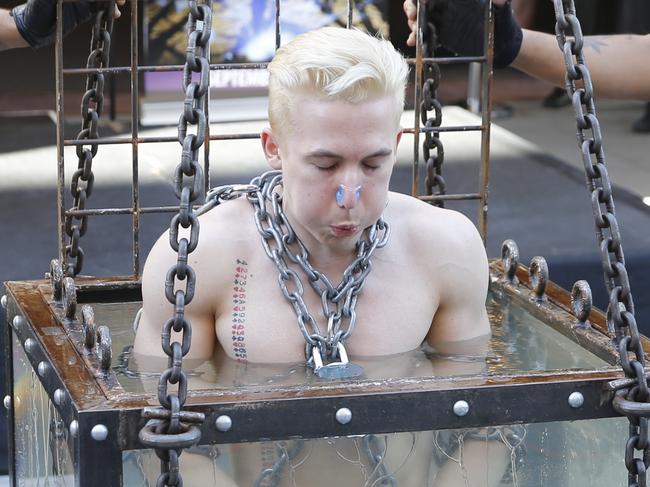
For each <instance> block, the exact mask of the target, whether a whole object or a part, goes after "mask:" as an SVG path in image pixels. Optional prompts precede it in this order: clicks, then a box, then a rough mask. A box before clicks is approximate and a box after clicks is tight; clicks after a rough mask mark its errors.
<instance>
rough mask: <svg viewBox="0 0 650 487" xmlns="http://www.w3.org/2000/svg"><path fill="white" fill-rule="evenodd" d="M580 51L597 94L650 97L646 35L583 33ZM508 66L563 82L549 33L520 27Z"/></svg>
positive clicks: (649, 38)
mask: <svg viewBox="0 0 650 487" xmlns="http://www.w3.org/2000/svg"><path fill="white" fill-rule="evenodd" d="M583 52H584V55H585V60H586V63H587V67H588V68H589V72H590V74H591V78H592V81H593V84H594V91H595V92H596V94H597V96H600V97H606V98H636V99H642V100H650V63H649V62H648V53H649V52H650V35H646V36H640V35H610V36H587V37H585V43H584V51H583ZM512 66H513V67H515V68H517V69H519V70H521V71H524V72H526V73H528V74H530V75H532V76H535V77H537V78H540V79H543V80H545V81H548V82H550V83H553V84H555V85H557V86H564V72H565V71H564V56H563V55H562V52H561V51H560V49H559V48H558V45H557V41H556V39H555V36H553V35H551V34H544V33H541V32H535V31H532V30H526V29H524V30H523V41H522V45H521V50H520V51H519V54H518V55H517V57H516V58H515V60H514V62H513V63H512Z"/></svg>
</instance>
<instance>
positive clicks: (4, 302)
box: [0, 294, 7, 309]
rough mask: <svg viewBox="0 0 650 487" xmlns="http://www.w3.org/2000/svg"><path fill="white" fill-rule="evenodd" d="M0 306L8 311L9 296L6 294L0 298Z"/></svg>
mask: <svg viewBox="0 0 650 487" xmlns="http://www.w3.org/2000/svg"><path fill="white" fill-rule="evenodd" d="M0 305H2V307H3V308H4V309H7V295H6V294H3V295H2V297H1V298H0Z"/></svg>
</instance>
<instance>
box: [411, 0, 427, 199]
mask: <svg viewBox="0 0 650 487" xmlns="http://www.w3.org/2000/svg"><path fill="white" fill-rule="evenodd" d="M424 6H425V4H424V0H418V1H417V13H416V24H417V26H418V28H417V31H416V35H415V99H414V100H413V108H414V112H415V114H414V120H413V135H414V137H413V179H412V183H411V196H417V195H418V187H419V185H420V174H419V173H420V104H421V100H422V68H423V66H424V63H423V60H422V29H420V21H421V20H423V19H424Z"/></svg>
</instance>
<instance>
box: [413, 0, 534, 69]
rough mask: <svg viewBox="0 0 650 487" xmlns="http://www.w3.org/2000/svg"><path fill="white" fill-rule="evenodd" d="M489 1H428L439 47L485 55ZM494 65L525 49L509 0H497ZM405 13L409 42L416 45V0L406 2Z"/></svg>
mask: <svg viewBox="0 0 650 487" xmlns="http://www.w3.org/2000/svg"><path fill="white" fill-rule="evenodd" d="M484 3H485V0H436V1H435V2H428V3H427V10H426V13H425V14H426V21H427V22H431V23H433V24H434V25H435V27H436V35H437V43H438V45H439V46H441V47H443V48H445V49H446V50H448V51H451V52H453V53H455V54H460V55H463V56H480V55H481V54H483V25H484V15H483V7H484ZM492 4H493V5H494V7H495V9H494V67H496V68H504V67H506V66H509V65H510V64H511V63H512V62H513V61H514V59H515V58H516V57H517V54H518V53H519V49H520V48H521V40H522V32H521V27H520V26H519V24H518V23H517V21H516V20H515V18H514V16H513V13H512V8H511V7H510V1H509V0H493V2H492ZM403 6H404V12H405V14H406V20H407V22H408V25H409V28H410V29H411V33H410V34H409V37H408V39H407V41H406V43H407V45H409V46H414V45H415V35H416V31H417V10H416V7H415V5H414V3H413V0H405V1H404V5H403Z"/></svg>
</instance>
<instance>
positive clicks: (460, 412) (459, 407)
mask: <svg viewBox="0 0 650 487" xmlns="http://www.w3.org/2000/svg"><path fill="white" fill-rule="evenodd" d="M467 413H469V404H467V401H456V402H455V403H454V414H455V415H456V416H460V417H462V416H466V415H467Z"/></svg>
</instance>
